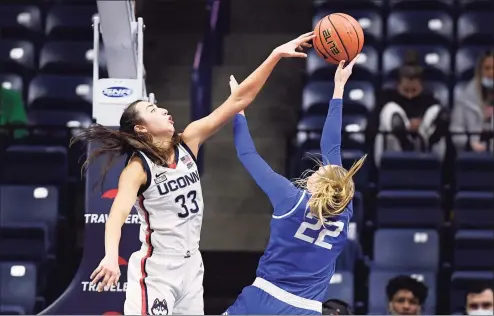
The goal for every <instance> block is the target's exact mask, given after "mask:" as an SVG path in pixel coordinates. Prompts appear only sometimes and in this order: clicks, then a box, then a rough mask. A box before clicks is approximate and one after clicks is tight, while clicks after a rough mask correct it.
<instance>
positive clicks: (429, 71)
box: [382, 45, 451, 80]
mask: <svg viewBox="0 0 494 316" xmlns="http://www.w3.org/2000/svg"><path fill="white" fill-rule="evenodd" d="M409 51H413V52H416V53H417V58H418V62H419V63H420V64H421V65H422V66H423V67H424V77H425V78H427V79H428V80H447V79H448V78H449V76H450V74H451V67H450V64H451V54H450V51H449V49H448V48H446V47H444V46H441V45H426V46H424V45H417V46H413V45H391V46H388V47H387V48H386V49H385V50H384V52H383V55H382V61H383V66H382V74H383V77H384V79H391V80H393V79H397V75H398V69H399V68H400V67H401V65H403V63H404V61H405V57H406V54H407V52H409Z"/></svg>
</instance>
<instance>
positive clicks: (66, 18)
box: [45, 2, 98, 41]
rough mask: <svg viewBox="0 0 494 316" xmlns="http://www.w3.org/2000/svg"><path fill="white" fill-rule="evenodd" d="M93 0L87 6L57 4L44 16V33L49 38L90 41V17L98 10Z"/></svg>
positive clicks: (91, 33) (91, 31) (91, 32)
mask: <svg viewBox="0 0 494 316" xmlns="http://www.w3.org/2000/svg"><path fill="white" fill-rule="evenodd" d="M95 4H96V3H95V2H93V4H92V5H87V6H81V5H77V6H71V5H57V6H55V7H53V8H52V9H51V10H50V11H49V12H48V15H47V17H46V28H45V34H46V35H47V36H48V38H49V39H51V40H54V39H64V40H81V41H84V40H85V41H91V40H92V38H93V29H92V27H91V25H92V23H93V22H92V18H93V16H94V15H95V14H96V13H97V12H98V9H97V7H96V5H95Z"/></svg>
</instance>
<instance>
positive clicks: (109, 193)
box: [101, 189, 118, 199]
mask: <svg viewBox="0 0 494 316" xmlns="http://www.w3.org/2000/svg"><path fill="white" fill-rule="evenodd" d="M117 193H118V190H117V189H111V190H108V191H106V192H105V193H103V195H102V196H101V198H103V199H114V198H115V197H116V196H117Z"/></svg>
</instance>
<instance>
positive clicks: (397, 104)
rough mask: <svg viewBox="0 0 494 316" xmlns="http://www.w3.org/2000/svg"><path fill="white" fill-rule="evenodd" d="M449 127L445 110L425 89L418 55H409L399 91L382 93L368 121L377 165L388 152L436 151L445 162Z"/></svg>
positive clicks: (401, 70)
mask: <svg viewBox="0 0 494 316" xmlns="http://www.w3.org/2000/svg"><path fill="white" fill-rule="evenodd" d="M448 125H449V122H448V113H447V110H446V108H445V107H443V106H441V104H440V102H439V101H438V100H437V99H436V98H435V97H434V95H433V94H432V92H430V91H428V90H426V89H425V87H424V82H423V68H422V67H421V66H420V65H419V63H418V62H417V57H416V54H415V53H414V52H409V53H408V56H407V58H406V60H405V64H404V65H403V66H402V67H401V68H400V69H399V72H398V83H397V86H396V88H394V89H384V90H383V91H382V92H381V93H380V95H379V96H378V99H377V101H376V107H375V109H374V111H373V113H372V116H371V118H370V120H369V129H368V133H369V136H370V138H369V139H371V140H372V139H374V136H375V142H374V158H375V161H376V164H377V165H379V164H380V160H381V155H382V153H383V151H385V150H386V151H402V150H403V151H420V150H427V151H429V150H433V151H434V152H436V153H437V154H439V155H440V157H441V158H442V157H443V156H444V154H445V151H446V142H445V138H444V136H445V134H446V132H447V128H448ZM379 131H380V132H393V134H392V135H387V136H385V135H381V134H377V133H378V132H379ZM410 132H411V134H410ZM376 134H377V135H376Z"/></svg>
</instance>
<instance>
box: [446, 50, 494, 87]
mask: <svg viewBox="0 0 494 316" xmlns="http://www.w3.org/2000/svg"><path fill="white" fill-rule="evenodd" d="M489 48H491V49H492V47H489V46H486V45H484V46H462V47H460V48H459V49H458V50H457V51H456V57H455V75H456V78H457V79H459V80H470V79H472V78H473V76H474V73H475V67H476V66H477V60H478V58H479V57H480V56H481V55H482V53H484V52H485V51H487V50H488V49H489Z"/></svg>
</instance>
